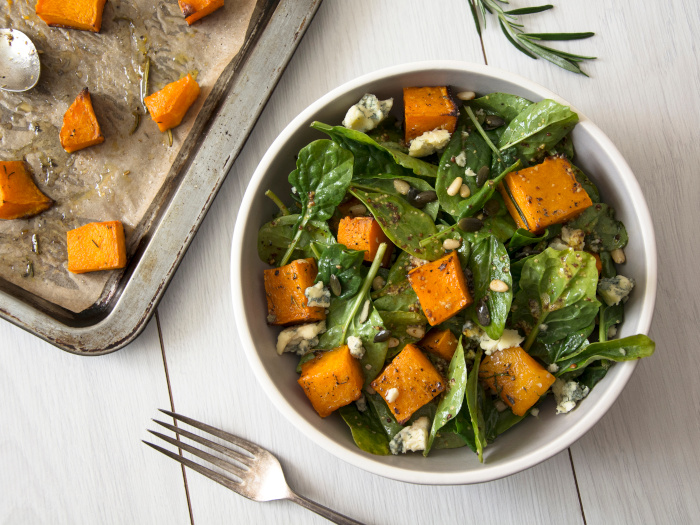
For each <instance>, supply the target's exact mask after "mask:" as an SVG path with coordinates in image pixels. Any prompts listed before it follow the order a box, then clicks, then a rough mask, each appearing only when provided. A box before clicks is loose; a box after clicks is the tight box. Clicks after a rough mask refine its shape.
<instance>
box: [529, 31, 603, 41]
mask: <svg viewBox="0 0 700 525" xmlns="http://www.w3.org/2000/svg"><path fill="white" fill-rule="evenodd" d="M593 35H595V33H592V32H588V33H524V34H523V36H527V37H528V38H530V39H535V40H583V39H584V38H591V37H592V36H593Z"/></svg>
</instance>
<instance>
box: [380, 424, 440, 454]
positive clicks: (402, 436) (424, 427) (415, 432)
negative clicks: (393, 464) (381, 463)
mask: <svg viewBox="0 0 700 525" xmlns="http://www.w3.org/2000/svg"><path fill="white" fill-rule="evenodd" d="M429 429H430V420H429V419H428V418H427V417H425V416H423V417H419V418H418V419H416V421H415V422H414V423H413V424H412V425H411V426H409V427H405V428H403V429H401V431H399V433H398V434H396V435H395V436H394V437H393V439H392V440H391V441H390V442H389V450H391V453H392V454H405V453H406V452H408V451H409V450H410V451H412V452H417V451H419V450H425V447H427V446H428V434H429V432H430V430H429Z"/></svg>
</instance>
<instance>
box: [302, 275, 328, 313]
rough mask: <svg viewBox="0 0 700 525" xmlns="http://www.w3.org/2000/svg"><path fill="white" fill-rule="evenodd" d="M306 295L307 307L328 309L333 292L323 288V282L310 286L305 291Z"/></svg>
mask: <svg viewBox="0 0 700 525" xmlns="http://www.w3.org/2000/svg"><path fill="white" fill-rule="evenodd" d="M304 295H305V296H306V305H307V306H309V307H311V306H318V307H320V308H328V307H329V306H330V305H331V291H330V290H329V289H328V288H326V287H325V286H323V281H319V282H317V283H316V284H314V285H313V286H309V287H308V288H307V289H306V290H304Z"/></svg>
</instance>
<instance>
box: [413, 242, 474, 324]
mask: <svg viewBox="0 0 700 525" xmlns="http://www.w3.org/2000/svg"><path fill="white" fill-rule="evenodd" d="M408 281H409V282H410V283H411V287H412V288H413V291H415V292H416V295H417V296H418V300H419V301H420V304H421V307H422V308H423V313H424V314H425V316H426V317H427V318H428V322H429V323H430V325H431V326H435V325H438V324H440V323H442V322H443V321H446V320H447V319H449V318H450V317H452V316H453V315H455V314H456V313H457V312H459V311H460V310H461V309H462V308H465V307H467V306H469V305H470V304H472V302H473V299H472V296H471V295H470V294H469V289H468V287H467V280H466V279H465V277H464V272H463V271H462V267H461V266H460V264H459V257H458V256H457V252H450V253H449V254H447V255H445V256H444V257H441V258H440V259H438V260H437V261H433V262H430V263H428V264H424V265H423V266H419V267H418V268H414V269H413V270H411V271H410V272H408Z"/></svg>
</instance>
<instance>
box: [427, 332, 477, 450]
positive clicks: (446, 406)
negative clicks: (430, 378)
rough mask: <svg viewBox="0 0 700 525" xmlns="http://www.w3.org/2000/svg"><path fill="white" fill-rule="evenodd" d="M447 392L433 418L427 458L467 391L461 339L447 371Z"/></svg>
mask: <svg viewBox="0 0 700 525" xmlns="http://www.w3.org/2000/svg"><path fill="white" fill-rule="evenodd" d="M446 379H447V390H446V392H445V393H444V394H443V396H442V398H441V399H440V402H439V403H438V406H437V412H436V413H435V417H434V418H433V426H432V427H431V429H430V436H429V437H428V445H427V446H426V447H425V450H424V451H423V455H424V456H427V455H428V453H429V452H430V448H431V447H432V446H433V441H434V440H435V435H436V434H437V432H438V430H440V429H441V428H442V427H443V426H445V424H446V423H447V422H448V421H450V420H451V419H452V418H454V417H455V416H456V415H457V413H458V412H459V411H460V409H461V408H462V402H463V401H464V396H465V391H466V388H467V364H466V362H465V361H464V348H463V347H462V340H461V338H460V341H459V344H458V345H457V350H455V353H454V355H453V356H452V360H451V361H450V367H449V369H448V371H447V378H446Z"/></svg>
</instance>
